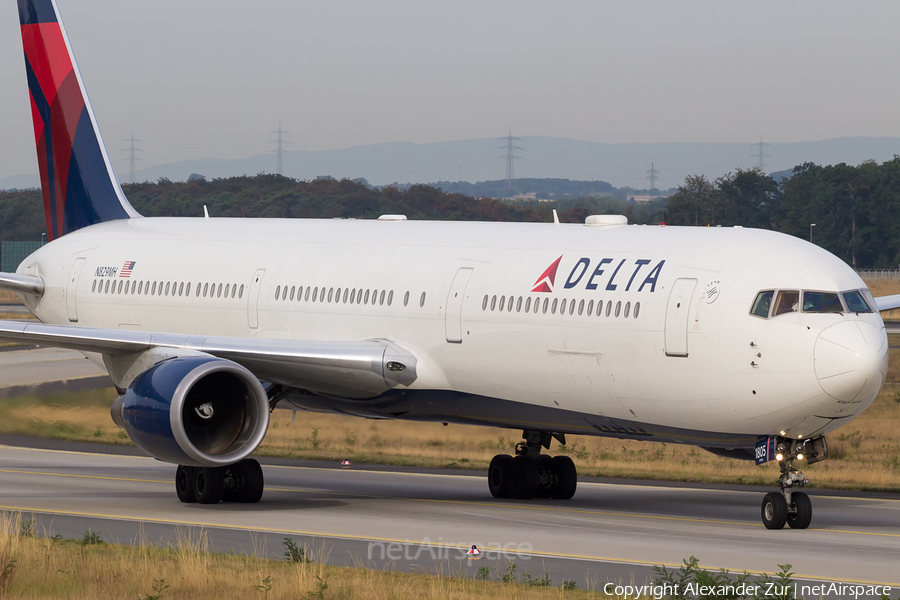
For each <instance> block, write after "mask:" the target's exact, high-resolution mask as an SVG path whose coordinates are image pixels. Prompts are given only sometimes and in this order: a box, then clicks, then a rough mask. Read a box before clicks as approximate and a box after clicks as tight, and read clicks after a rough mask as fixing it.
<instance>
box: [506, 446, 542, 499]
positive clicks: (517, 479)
mask: <svg viewBox="0 0 900 600" xmlns="http://www.w3.org/2000/svg"><path fill="white" fill-rule="evenodd" d="M508 473H509V491H510V495H511V496H512V497H513V498H515V499H516V500H530V499H531V498H533V497H534V494H535V492H537V487H538V467H537V462H536V461H535V460H534V459H533V458H531V457H530V456H524V455H520V456H516V457H514V458H513V459H512V460H511V461H510V463H509V469H508Z"/></svg>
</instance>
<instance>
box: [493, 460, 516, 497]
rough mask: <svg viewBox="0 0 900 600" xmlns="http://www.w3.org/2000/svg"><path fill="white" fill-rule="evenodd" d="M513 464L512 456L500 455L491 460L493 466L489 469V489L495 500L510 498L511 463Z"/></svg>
mask: <svg viewBox="0 0 900 600" xmlns="http://www.w3.org/2000/svg"><path fill="white" fill-rule="evenodd" d="M510 462H512V456H510V455H509V454H498V455H497V456H495V457H494V458H493V459H491V466H490V467H488V489H489V490H491V496H493V497H494V498H509V496H510V491H509V463H510Z"/></svg>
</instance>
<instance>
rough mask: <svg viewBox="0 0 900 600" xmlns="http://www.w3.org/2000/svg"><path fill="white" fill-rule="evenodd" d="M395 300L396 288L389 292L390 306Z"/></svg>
mask: <svg viewBox="0 0 900 600" xmlns="http://www.w3.org/2000/svg"><path fill="white" fill-rule="evenodd" d="M393 301H394V290H391V292H390V293H389V294H388V306H390V305H391V302H393Z"/></svg>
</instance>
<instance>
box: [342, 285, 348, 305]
mask: <svg viewBox="0 0 900 600" xmlns="http://www.w3.org/2000/svg"><path fill="white" fill-rule="evenodd" d="M349 295H350V288H344V299H343V300H341V302H343V303H344V304H347V297H348V296H349Z"/></svg>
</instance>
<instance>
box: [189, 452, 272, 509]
mask: <svg viewBox="0 0 900 600" xmlns="http://www.w3.org/2000/svg"><path fill="white" fill-rule="evenodd" d="M175 492H176V493H177V494H178V499H179V500H181V501H182V502H199V503H200V504H216V503H217V502H219V501H220V500H225V501H226V502H227V501H231V502H245V503H253V502H259V499H260V498H262V493H263V472H262V468H261V467H260V466H259V463H258V462H256V460H254V459H252V458H245V459H244V460H242V461H241V462H239V463H235V464H233V465H229V466H227V467H186V466H184V465H178V469H177V470H176V471H175Z"/></svg>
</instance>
